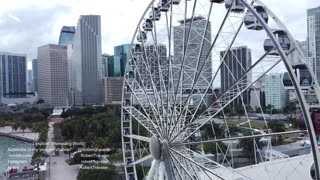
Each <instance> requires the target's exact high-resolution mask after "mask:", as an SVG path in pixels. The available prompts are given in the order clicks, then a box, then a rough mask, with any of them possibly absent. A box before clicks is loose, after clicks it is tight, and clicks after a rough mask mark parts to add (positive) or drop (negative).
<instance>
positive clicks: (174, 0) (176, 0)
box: [168, 0, 181, 5]
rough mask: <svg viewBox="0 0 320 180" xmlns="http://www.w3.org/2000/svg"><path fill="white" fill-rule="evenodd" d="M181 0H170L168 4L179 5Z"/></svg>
mask: <svg viewBox="0 0 320 180" xmlns="http://www.w3.org/2000/svg"><path fill="white" fill-rule="evenodd" d="M180 2H181V0H168V4H171V3H172V4H173V5H179V4H180Z"/></svg>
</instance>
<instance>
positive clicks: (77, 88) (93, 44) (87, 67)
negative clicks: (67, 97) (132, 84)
mask: <svg viewBox="0 0 320 180" xmlns="http://www.w3.org/2000/svg"><path fill="white" fill-rule="evenodd" d="M73 42H74V44H73V54H72V57H71V63H72V72H71V73H72V78H71V79H72V87H71V88H72V93H73V95H72V97H73V102H72V104H73V105H76V106H84V105H94V104H100V103H102V101H103V94H102V93H103V79H102V56H101V54H102V53H101V18H100V16H98V15H81V16H80V18H79V20H78V24H77V28H76V33H75V36H74V41H73Z"/></svg>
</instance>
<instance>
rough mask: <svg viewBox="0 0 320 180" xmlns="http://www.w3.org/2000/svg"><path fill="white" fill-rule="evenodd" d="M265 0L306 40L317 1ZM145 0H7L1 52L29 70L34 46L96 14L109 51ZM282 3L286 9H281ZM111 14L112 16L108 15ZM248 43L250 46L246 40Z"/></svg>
mask: <svg viewBox="0 0 320 180" xmlns="http://www.w3.org/2000/svg"><path fill="white" fill-rule="evenodd" d="M266 2H267V3H268V6H269V7H270V8H271V9H272V10H273V11H274V12H275V13H276V14H277V15H278V16H279V17H280V18H281V19H283V22H284V23H285V24H287V27H288V29H289V30H290V31H291V32H292V34H293V35H294V37H295V38H296V39H297V40H299V41H304V40H306V37H307V22H306V19H307V12H306V9H309V8H314V7H317V6H319V3H317V0H310V1H295V2H292V1H290V0H285V1H283V3H281V4H279V3H278V1H276V0H269V1H266ZM148 3H149V2H146V1H144V2H140V1H135V0H130V1H128V2H127V3H126V4H125V5H123V3H121V2H112V3H111V4H110V6H98V1H97V2H96V3H93V2H92V1H85V2H84V1H82V2H78V1H77V0H72V1H68V2H64V1H46V2H41V1H37V0H30V1H27V2H19V3H16V2H15V1H10V2H8V3H5V4H3V5H2V7H1V8H0V9H1V11H0V12H1V13H0V18H1V19H2V21H0V27H1V29H2V30H1V31H0V35H1V36H2V37H4V39H5V41H2V42H0V43H1V44H0V45H1V47H3V51H7V52H15V53H20V54H27V57H28V69H31V60H32V59H34V58H36V49H37V47H39V46H41V45H43V44H48V43H53V44H57V43H58V39H59V34H60V30H61V27H62V26H64V25H65V26H75V25H76V23H77V18H78V17H79V16H80V15H85V14H99V15H101V19H102V52H103V53H108V54H111V53H113V48H114V46H117V45H121V44H127V43H130V42H128V40H129V41H130V40H131V38H132V35H133V33H134V29H135V28H136V25H137V22H138V21H139V19H140V17H141V16H142V13H141V14H139V13H135V12H143V11H144V10H145V8H146V6H147V5H148ZM120 6H121V9H122V10H121V11H117V9H118V8H117V7H120ZM284 6H286V7H287V6H289V7H290V8H283V7H284ZM87 7H90V8H87ZM132 7H135V8H132ZM286 9H288V10H286ZM31 12H32V13H31ZM34 12H37V13H34ZM123 12H126V13H123ZM26 14H27V15H26ZM111 16H112V17H116V18H109V17H111ZM123 22H125V23H123ZM25 26H27V27H29V26H34V27H38V28H30V29H25V32H24V33H20V34H18V35H17V32H19V31H20V30H21V28H23V27H25ZM5 27H10V28H5ZM296 27H305V28H303V29H301V28H296ZM34 33H35V34H37V36H36V38H35V37H33V36H32V35H31V34H34ZM13 34H15V35H13ZM9 42H10V43H9ZM27 44H28V45H27ZM248 44H249V47H250V42H248ZM251 44H252V43H251ZM243 45H244V44H243Z"/></svg>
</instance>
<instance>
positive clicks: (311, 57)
mask: <svg viewBox="0 0 320 180" xmlns="http://www.w3.org/2000/svg"><path fill="white" fill-rule="evenodd" d="M307 16H308V17H307V24H308V61H309V62H310V63H311V64H313V67H312V68H313V70H314V72H315V74H316V78H317V80H318V82H320V43H319V42H320V6H318V7H316V8H312V9H308V11H307Z"/></svg>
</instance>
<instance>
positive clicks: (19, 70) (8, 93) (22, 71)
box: [0, 52, 27, 98]
mask: <svg viewBox="0 0 320 180" xmlns="http://www.w3.org/2000/svg"><path fill="white" fill-rule="evenodd" d="M0 62H1V76H2V78H1V80H2V83H1V86H2V88H1V90H2V96H3V97H8V98H18V97H25V96H26V93H27V56H26V55H23V54H13V53H7V52H0Z"/></svg>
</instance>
